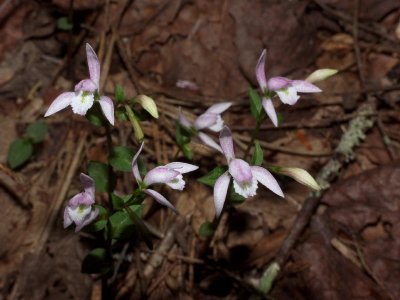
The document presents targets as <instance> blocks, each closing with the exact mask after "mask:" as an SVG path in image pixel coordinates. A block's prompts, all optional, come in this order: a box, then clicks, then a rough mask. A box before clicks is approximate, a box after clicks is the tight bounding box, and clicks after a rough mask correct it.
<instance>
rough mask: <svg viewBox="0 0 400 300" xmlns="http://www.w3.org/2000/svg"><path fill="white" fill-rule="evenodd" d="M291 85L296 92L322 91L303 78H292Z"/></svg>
mask: <svg viewBox="0 0 400 300" xmlns="http://www.w3.org/2000/svg"><path fill="white" fill-rule="evenodd" d="M292 86H293V87H294V88H295V89H296V91H297V92H298V93H319V92H322V90H321V89H320V88H319V87H317V86H316V85H313V84H312V83H310V82H307V81H304V80H293V81H292Z"/></svg>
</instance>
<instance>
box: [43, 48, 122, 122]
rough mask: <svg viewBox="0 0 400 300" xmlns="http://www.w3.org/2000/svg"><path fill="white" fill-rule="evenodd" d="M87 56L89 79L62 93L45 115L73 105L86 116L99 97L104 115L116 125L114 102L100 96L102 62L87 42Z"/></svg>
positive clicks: (78, 112) (74, 110) (74, 108)
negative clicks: (71, 90) (73, 89)
mask: <svg viewBox="0 0 400 300" xmlns="http://www.w3.org/2000/svg"><path fill="white" fill-rule="evenodd" d="M86 57H87V62H88V67H89V75H90V78H89V79H84V80H82V81H81V82H79V83H78V84H77V85H76V86H75V91H74V92H66V93H62V94H61V95H60V96H58V97H57V98H56V99H55V100H54V101H53V103H51V105H50V107H49V108H48V110H47V112H46V114H45V115H44V116H45V117H48V116H50V115H52V114H54V113H56V112H59V111H60V110H62V109H64V108H66V107H67V106H68V105H71V107H72V111H73V112H74V113H75V114H78V115H81V116H84V115H86V113H87V111H88V110H89V109H90V108H91V107H92V106H93V104H94V101H96V100H97V99H98V101H99V103H100V106H101V110H102V111H103V114H104V116H105V117H106V118H107V120H108V121H109V122H110V124H111V125H114V104H113V102H112V100H111V99H110V98H109V97H107V96H99V88H100V62H99V59H98V58H97V55H96V53H95V52H94V50H93V48H92V47H91V46H90V45H89V44H86Z"/></svg>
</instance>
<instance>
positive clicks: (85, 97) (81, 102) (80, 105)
mask: <svg viewBox="0 0 400 300" xmlns="http://www.w3.org/2000/svg"><path fill="white" fill-rule="evenodd" d="M93 103H94V95H93V94H92V93H89V92H82V91H80V92H79V93H76V94H75V96H74V97H73V98H72V101H71V107H72V111H73V112H74V113H75V114H78V115H81V116H84V115H86V113H87V111H88V110H89V109H90V108H91V107H92V106H93Z"/></svg>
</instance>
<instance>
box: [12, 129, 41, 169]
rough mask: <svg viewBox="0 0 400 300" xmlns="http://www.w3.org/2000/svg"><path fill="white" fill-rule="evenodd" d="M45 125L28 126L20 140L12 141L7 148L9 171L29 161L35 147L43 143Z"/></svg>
mask: <svg viewBox="0 0 400 300" xmlns="http://www.w3.org/2000/svg"><path fill="white" fill-rule="evenodd" d="M47 131H48V129H47V124H46V123H44V122H42V121H38V122H34V123H32V124H30V125H29V126H28V127H27V128H26V131H25V135H24V136H23V137H22V138H19V139H16V140H15V141H13V142H12V143H11V144H10V146H9V148H8V155H7V163H8V165H9V166H10V168H11V169H16V168H18V167H21V166H22V165H23V164H25V163H26V162H27V161H28V160H30V159H31V158H32V157H33V155H34V152H35V146H36V145H37V144H40V143H41V142H43V140H44V138H45V137H46V134H47Z"/></svg>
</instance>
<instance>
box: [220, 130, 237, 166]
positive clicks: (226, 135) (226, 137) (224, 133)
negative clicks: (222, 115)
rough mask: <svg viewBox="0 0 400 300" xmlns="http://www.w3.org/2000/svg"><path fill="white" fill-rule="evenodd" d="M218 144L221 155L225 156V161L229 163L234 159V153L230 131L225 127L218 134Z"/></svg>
mask: <svg viewBox="0 0 400 300" xmlns="http://www.w3.org/2000/svg"><path fill="white" fill-rule="evenodd" d="M219 143H220V144H221V148H222V151H223V153H224V154H225V157H226V160H227V161H228V162H230V161H231V160H232V159H234V158H235V152H234V150H233V138H232V133H231V130H230V129H229V128H228V127H227V126H225V127H224V128H223V129H222V130H221V132H220V134H219Z"/></svg>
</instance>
